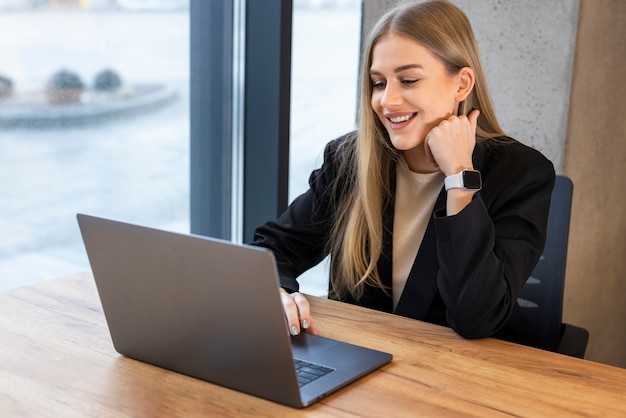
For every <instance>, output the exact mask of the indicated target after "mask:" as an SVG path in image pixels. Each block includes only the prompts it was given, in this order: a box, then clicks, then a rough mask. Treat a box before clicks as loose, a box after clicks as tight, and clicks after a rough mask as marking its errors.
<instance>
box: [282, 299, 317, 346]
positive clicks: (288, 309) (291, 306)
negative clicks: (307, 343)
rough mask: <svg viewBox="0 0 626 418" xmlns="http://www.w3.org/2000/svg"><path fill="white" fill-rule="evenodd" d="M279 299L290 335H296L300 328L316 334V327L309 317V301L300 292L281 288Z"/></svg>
mask: <svg viewBox="0 0 626 418" xmlns="http://www.w3.org/2000/svg"><path fill="white" fill-rule="evenodd" d="M280 300H281V302H282V303H283V309H284V310H285V319H286V320H287V329H288V331H289V333H290V334H291V335H298V334H300V331H301V330H305V331H306V332H308V333H311V334H314V335H317V334H318V332H317V327H316V326H315V323H314V322H313V319H312V318H311V310H310V308H309V301H308V300H306V298H305V297H304V295H303V294H302V293H299V292H294V293H287V291H286V290H285V289H283V288H281V289H280Z"/></svg>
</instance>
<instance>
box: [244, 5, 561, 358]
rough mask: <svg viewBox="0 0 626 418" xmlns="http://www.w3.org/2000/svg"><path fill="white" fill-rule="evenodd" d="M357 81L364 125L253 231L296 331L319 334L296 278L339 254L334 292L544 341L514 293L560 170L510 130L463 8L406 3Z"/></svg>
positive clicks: (468, 330)
mask: <svg viewBox="0 0 626 418" xmlns="http://www.w3.org/2000/svg"><path fill="white" fill-rule="evenodd" d="M361 80H362V81H361V94H360V107H359V121H358V130H357V131H356V132H353V133H350V134H348V135H345V136H343V137H341V138H338V139H336V140H334V141H332V142H330V143H329V144H328V145H327V146H326V149H325V151H324V163H323V165H322V167H321V168H320V169H318V170H316V171H314V172H313V173H312V175H311V178H310V180H309V183H310V189H309V190H308V191H307V192H306V193H304V194H303V195H301V196H299V197H298V198H297V199H295V200H294V202H293V203H292V204H291V205H290V206H289V208H288V209H287V210H286V211H285V212H284V213H283V214H282V215H281V216H280V217H279V218H278V220H276V221H273V222H268V223H266V224H265V225H263V226H261V227H259V228H258V229H257V230H256V233H255V239H254V244H255V245H259V246H263V247H267V248H269V249H271V250H272V251H273V252H274V254H275V256H276V260H277V264H278V268H279V272H280V277H281V287H282V292H281V294H282V301H283V306H284V309H285V315H286V318H287V322H288V327H289V330H290V332H291V333H292V334H297V333H299V332H300V331H301V329H305V330H307V331H308V332H312V333H317V332H318V331H317V327H316V325H315V322H314V318H312V317H311V314H310V311H309V305H308V302H307V300H306V298H305V297H304V296H303V295H302V294H300V293H299V292H298V283H297V281H296V278H297V277H298V275H300V274H301V273H302V272H304V271H305V270H307V269H309V268H310V267H312V266H314V265H315V264H317V263H318V262H319V261H321V260H322V259H324V258H325V256H326V255H328V254H330V256H331V258H330V260H331V261H330V281H329V296H330V297H332V298H334V299H338V300H341V301H345V302H349V303H354V304H358V305H362V306H366V307H370V308H374V309H378V310H382V311H387V312H393V313H395V314H398V315H402V316H406V317H410V318H415V319H420V320H424V321H429V322H433V323H436V324H441V325H446V326H449V327H452V328H453V329H454V330H455V331H456V332H458V333H459V334H460V335H462V336H463V337H465V338H480V337H487V336H496V337H500V338H504V339H508V340H511V341H516V342H520V343H524V344H529V345H535V346H541V341H539V339H538V334H537V333H536V332H535V331H534V330H533V329H532V326H531V324H530V323H529V322H528V321H527V320H526V318H524V316H523V314H522V312H521V310H520V308H519V306H518V304H517V295H518V293H519V291H520V289H521V288H522V286H523V285H524V283H525V282H526V279H527V278H528V277H529V275H530V273H531V272H532V270H533V268H534V266H535V264H536V263H537V261H538V259H539V257H540V255H541V252H542V250H543V246H544V243H545V232H546V223H547V217H548V209H549V204H550V195H551V192H552V187H553V184H554V168H553V166H552V164H551V163H550V161H548V160H547V159H546V158H545V157H544V156H542V155H541V154H540V153H539V152H537V151H535V150H533V149H531V148H529V147H526V146H524V145H522V144H521V143H519V142H517V141H515V140H514V139H511V138H508V137H506V136H505V135H504V134H503V132H502V130H501V128H500V126H499V124H498V122H497V119H496V116H495V114H494V110H493V107H492V105H491V102H490V99H489V94H488V91H487V86H486V83H485V78H484V74H483V70H482V68H481V64H480V59H479V56H478V52H477V46H476V42H475V39H474V35H473V32H472V29H471V25H470V23H469V21H468V19H467V17H466V16H465V15H464V13H463V12H462V11H460V10H459V9H458V8H457V7H456V6H454V5H453V4H451V3H449V2H447V1H430V2H426V3H410V4H406V3H403V4H402V5H400V6H398V7H397V8H395V9H394V10H392V11H390V12H389V13H387V14H386V15H385V16H383V17H382V18H381V19H380V21H379V22H378V23H377V25H376V26H375V27H374V28H373V30H372V33H371V35H370V38H369V40H368V43H367V46H366V49H365V55H364V60H363V68H362V73H361Z"/></svg>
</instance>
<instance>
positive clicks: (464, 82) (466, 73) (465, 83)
mask: <svg viewBox="0 0 626 418" xmlns="http://www.w3.org/2000/svg"><path fill="white" fill-rule="evenodd" d="M457 80H458V82H459V88H458V90H457V92H456V100H457V101H458V102H462V101H463V100H465V98H467V96H468V95H469V94H470V93H471V91H472V89H473V88H474V83H475V82H476V78H475V76H474V70H472V69H471V68H470V67H463V68H461V69H460V70H459V72H458V74H457Z"/></svg>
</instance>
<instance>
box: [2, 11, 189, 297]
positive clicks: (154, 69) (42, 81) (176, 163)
mask: <svg viewBox="0 0 626 418" xmlns="http://www.w3.org/2000/svg"><path fill="white" fill-rule="evenodd" d="M188 3H189V2H188V0H161V1H151V2H145V1H138V0H136V1H133V0H63V1H60V0H41V1H21V2H20V1H12V2H0V7H4V9H3V10H0V51H2V59H0V76H1V77H3V78H0V277H1V278H2V280H1V281H0V289H6V288H11V287H15V286H19V285H23V284H27V283H29V282H33V281H38V280H44V279H49V278H54V277H58V276H60V275H64V274H71V273H74V272H77V271H81V270H86V269H88V268H89V266H88V263H87V258H86V255H85V251H84V248H83V245H82V241H81V239H80V233H79V231H78V227H77V224H76V219H75V215H76V213H77V212H84V213H90V214H94V215H101V216H107V217H113V218H116V219H120V220H124V221H130V222H137V223H142V224H147V225H152V226H156V227H161V228H165V229H172V230H181V231H187V230H188V229H189V227H188V223H189V220H188V218H189V215H188V213H189V210H188V206H189V178H188V177H189V174H188V172H189V170H188V165H189V162H188V161H189V105H188V96H189V87H188V85H189V51H188V50H189V9H188V6H189V4H188Z"/></svg>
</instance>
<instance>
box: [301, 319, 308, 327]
mask: <svg viewBox="0 0 626 418" xmlns="http://www.w3.org/2000/svg"><path fill="white" fill-rule="evenodd" d="M302 328H304V329H308V328H309V321H307V320H306V319H305V320H304V321H302Z"/></svg>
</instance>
